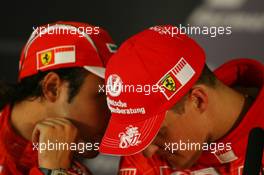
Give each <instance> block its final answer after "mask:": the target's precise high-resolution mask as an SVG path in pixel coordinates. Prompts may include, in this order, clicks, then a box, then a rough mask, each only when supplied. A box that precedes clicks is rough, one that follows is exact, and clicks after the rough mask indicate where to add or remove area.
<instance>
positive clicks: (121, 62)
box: [100, 26, 205, 155]
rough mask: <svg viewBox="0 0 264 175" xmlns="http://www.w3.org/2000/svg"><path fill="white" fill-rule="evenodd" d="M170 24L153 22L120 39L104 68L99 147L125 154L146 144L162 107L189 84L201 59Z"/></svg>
mask: <svg viewBox="0 0 264 175" xmlns="http://www.w3.org/2000/svg"><path fill="white" fill-rule="evenodd" d="M176 29H177V28H176V27H173V26H155V27H151V28H149V29H147V30H144V31H143V32H141V33H139V34H136V35H135V36H133V37H131V38H130V39H128V40H127V41H126V42H124V43H123V44H122V46H121V47H120V48H119V50H118V51H117V53H116V54H115V55H114V56H113V57H112V58H111V60H110V61H109V63H108V65H107V69H106V78H105V79H106V90H107V91H106V93H107V103H108V107H109V109H110V110H111V112H112V116H111V119H110V122H109V125H108V128H107V130H106V133H105V135H104V137H103V140H102V143H101V145H100V152H101V153H105V154H113V155H131V154H135V153H138V152H140V151H142V150H143V149H144V148H145V147H147V146H148V145H149V144H150V143H151V141H152V140H153V139H154V138H155V136H156V134H157V133H158V131H159V129H160V126H161V124H162V122H163V120H164V117H165V114H166V111H167V110H168V109H170V108H171V107H172V106H173V105H175V103H177V101H179V100H180V98H181V97H183V96H184V95H185V94H186V93H187V92H188V91H189V90H190V89H191V87H192V86H193V85H194V84H195V82H196V81H197V79H198V78H199V76H200V74H201V72H202V69H203V67H204V65H205V53H204V51H203V49H202V48H201V47H200V46H199V45H198V44H197V43H196V42H195V41H194V40H192V39H191V38H189V37H188V36H187V35H185V34H180V33H177V32H175V31H176Z"/></svg>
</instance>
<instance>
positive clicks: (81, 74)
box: [0, 68, 88, 110]
mask: <svg viewBox="0 0 264 175" xmlns="http://www.w3.org/2000/svg"><path fill="white" fill-rule="evenodd" d="M49 72H54V73H56V74H58V76H59V77H60V78H61V79H62V80H65V81H68V82H69V92H68V93H69V98H68V102H69V103H70V102H71V101H72V100H73V98H74V97H75V96H76V95H77V94H78V92H79V91H80V87H81V86H82V84H83V82H84V79H85V77H86V76H87V74H88V71H86V70H85V69H83V68H65V69H57V70H52V71H46V72H39V73H38V74H36V75H33V76H30V77H26V78H24V79H22V80H21V81H20V82H19V83H16V84H7V83H4V82H3V81H0V110H1V109H3V107H4V106H5V105H7V104H13V103H19V102H21V101H23V100H33V99H35V98H37V97H42V96H43V92H42V87H41V80H43V78H44V77H45V76H46V75H47V74H48V73H49Z"/></svg>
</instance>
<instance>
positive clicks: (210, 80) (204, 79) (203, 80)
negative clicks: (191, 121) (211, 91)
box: [172, 65, 217, 114]
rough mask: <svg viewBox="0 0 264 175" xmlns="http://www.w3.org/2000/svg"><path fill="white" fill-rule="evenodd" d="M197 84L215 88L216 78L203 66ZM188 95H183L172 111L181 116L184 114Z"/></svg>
mask: <svg viewBox="0 0 264 175" xmlns="http://www.w3.org/2000/svg"><path fill="white" fill-rule="evenodd" d="M195 84H196V85H197V84H204V85H206V86H208V87H211V88H215V87H216V86H217V78H216V77H215V75H214V73H213V72H212V71H211V70H210V69H209V67H208V66H207V65H205V66H204V68H203V71H202V73H201V76H200V77H199V79H198V80H197V81H196V83H195ZM188 94H190V91H189V92H188V93H187V94H186V95H184V96H183V97H182V98H181V100H180V101H178V102H177V103H176V104H175V105H174V106H173V107H172V110H173V111H175V112H177V113H179V114H182V113H184V111H185V110H184V104H185V101H186V99H187V97H188Z"/></svg>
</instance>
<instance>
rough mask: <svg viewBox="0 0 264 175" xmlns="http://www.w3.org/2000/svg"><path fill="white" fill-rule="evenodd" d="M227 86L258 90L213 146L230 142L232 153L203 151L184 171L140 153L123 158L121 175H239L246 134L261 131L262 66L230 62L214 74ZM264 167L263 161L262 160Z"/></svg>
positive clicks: (263, 103) (263, 104) (263, 118)
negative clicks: (255, 129)
mask: <svg viewBox="0 0 264 175" xmlns="http://www.w3.org/2000/svg"><path fill="white" fill-rule="evenodd" d="M215 74H216V76H217V77H218V79H219V80H221V81H222V82H224V83H225V84H226V85H229V86H234V85H240V86H243V87H256V88H258V90H259V91H258V94H257V97H256V98H255V99H254V102H253V104H252V105H251V106H250V109H249V110H248V111H247V113H246V115H245V116H244V117H243V119H242V121H241V122H240V124H239V125H238V126H237V127H236V128H235V129H234V130H232V131H231V132H230V133H228V134H227V135H226V136H225V137H224V138H222V139H220V140H218V141H216V143H231V147H232V150H229V151H218V152H216V153H215V154H213V153H211V152H210V151H203V153H202V155H201V157H200V158H199V160H198V161H197V162H196V164H195V165H194V166H193V167H192V168H190V169H188V170H183V171H177V170H174V169H172V168H171V167H169V165H168V164H167V162H166V161H165V160H162V159H161V158H160V157H159V156H158V155H154V156H153V157H152V158H145V157H144V156H143V155H142V154H141V153H140V154H136V155H132V156H127V157H122V159H121V162H120V171H119V174H120V175H188V174H191V175H218V174H223V175H241V174H242V172H243V164H244V160H245V154H246V147H247V141H248V134H249V131H250V130H251V129H252V128H254V127H261V128H264V110H263V107H264V67H263V64H261V63H259V62H256V61H254V60H248V59H239V60H234V61H230V62H228V63H226V64H224V65H223V66H221V67H220V68H218V69H217V70H216V71H215ZM262 165H264V158H263V159H262Z"/></svg>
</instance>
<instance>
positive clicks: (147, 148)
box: [100, 26, 264, 175]
mask: <svg viewBox="0 0 264 175" xmlns="http://www.w3.org/2000/svg"><path fill="white" fill-rule="evenodd" d="M176 30H177V28H176V27H173V26H155V27H151V28H149V29H147V30H145V31H143V32H141V33H139V34H136V35H135V36H133V37H131V38H130V39H128V40H127V41H126V42H125V43H123V44H122V46H121V47H120V49H119V50H118V51H117V53H116V54H115V55H114V56H113V57H112V58H111V60H110V61H109V63H108V65H107V70H106V80H107V87H106V90H107V103H108V107H109V109H110V110H111V112H112V116H111V119H110V122H109V125H108V128H107V130H106V133H105V135H104V137H103V140H102V143H101V145H100V151H101V152H102V153H106V154H112V155H122V156H125V157H123V158H122V160H121V165H120V166H121V167H120V174H122V175H128V174H129V175H143V174H144V175H154V174H155V175H169V174H175V175H176V174H177V175H178V174H179V175H180V174H193V175H198V174H199V175H205V174H210V175H217V174H228V175H240V174H242V172H243V165H244V162H245V156H246V146H247V140H248V135H249V132H250V131H251V129H252V128H255V127H259V128H262V129H263V127H264V120H263V116H264V110H263V109H262V108H263V106H264V89H263V85H264V67H263V64H262V63H259V62H257V61H254V60H251V59H235V60H233V61H230V62H229V63H226V64H224V65H223V66H221V67H220V68H218V69H217V70H216V71H215V72H214V73H212V72H211V71H210V70H209V68H208V67H207V66H206V64H205V53H204V51H203V49H202V48H201V47H200V46H199V45H198V44H197V43H196V42H195V41H194V40H192V39H191V38H189V37H188V36H186V35H184V34H180V33H177V32H176ZM139 87H140V88H139ZM146 87H151V88H148V90H149V89H150V92H151V93H146V92H144V89H146ZM260 160H261V159H260ZM263 163H264V161H262V164H263ZM260 164H261V163H260ZM259 171H260V168H259Z"/></svg>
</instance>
